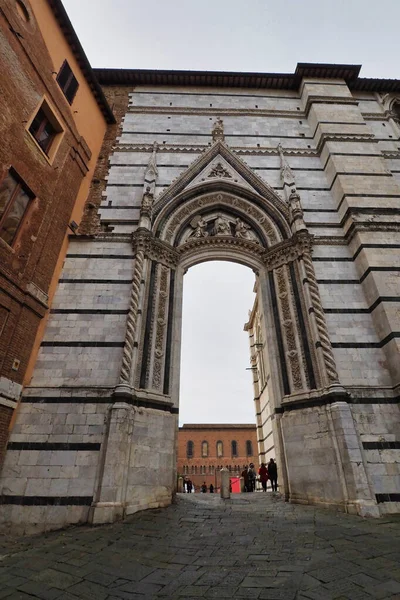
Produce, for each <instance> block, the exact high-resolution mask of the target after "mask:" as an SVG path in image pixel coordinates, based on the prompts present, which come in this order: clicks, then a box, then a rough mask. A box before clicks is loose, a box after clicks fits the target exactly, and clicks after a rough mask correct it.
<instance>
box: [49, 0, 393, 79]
mask: <svg viewBox="0 0 400 600" xmlns="http://www.w3.org/2000/svg"><path fill="white" fill-rule="evenodd" d="M53 1H54V0H53ZM58 1H59V0H58ZM360 70H361V65H351V64H350V65H347V64H328V63H298V64H297V66H296V69H295V71H294V73H251V72H244V73H240V72H233V71H232V72H230V71H188V70H165V69H162V70H157V69H107V68H100V69H94V73H95V75H96V77H97V79H98V81H99V82H100V84H102V85H131V86H135V85H169V86H175V85H176V86H190V85H193V86H198V87H216V86H218V87H243V88H256V89H257V88H271V89H287V90H294V91H296V90H298V89H299V87H300V85H301V81H302V79H303V78H304V77H314V78H316V77H317V78H320V79H344V80H345V81H346V83H347V85H348V86H349V87H350V89H354V90H360V91H361V90H365V91H400V80H398V79H374V78H370V79H365V78H360V77H359V73H360Z"/></svg>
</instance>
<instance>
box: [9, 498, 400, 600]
mask: <svg viewBox="0 0 400 600" xmlns="http://www.w3.org/2000/svg"><path fill="white" fill-rule="evenodd" d="M2 598H7V600H17V599H18V600H29V599H31V598H42V599H43V600H53V599H59V600H76V599H77V598H83V599H87V600H121V599H126V600H144V599H146V600H147V599H164V600H169V599H177V600H192V599H195V598H249V599H251V598H259V599H261V600H262V599H265V600H333V599H335V600H346V599H349V600H356V599H357V600H358V599H360V600H361V599H362V600H368V599H370V598H377V599H384V600H386V599H389V598H390V599H392V600H394V599H400V520H399V519H396V518H394V517H393V518H388V519H381V520H379V521H376V520H364V519H361V518H359V517H352V516H349V515H343V514H335V513H332V512H328V511H324V510H322V509H316V508H313V507H308V506H298V505H291V504H285V503H284V502H283V501H282V500H280V499H279V498H278V497H274V496H273V495H272V494H269V493H268V494H262V493H256V494H248V495H242V496H234V497H233V498H232V499H231V500H228V501H225V502H224V501H223V500H221V499H220V498H219V497H218V496H216V495H215V496H212V495H202V494H192V495H186V496H180V497H179V498H178V500H177V502H176V504H174V505H172V506H171V507H169V508H166V509H160V510H152V511H146V512H143V513H138V514H136V515H133V516H132V517H130V518H129V519H128V520H127V521H125V522H123V523H117V524H114V525H107V526H102V527H96V528H90V527H86V526H85V527H77V528H72V529H68V530H66V531H62V532H53V533H50V534H47V535H39V536H35V537H31V538H22V539H18V540H12V539H7V540H3V541H1V542H0V599H2Z"/></svg>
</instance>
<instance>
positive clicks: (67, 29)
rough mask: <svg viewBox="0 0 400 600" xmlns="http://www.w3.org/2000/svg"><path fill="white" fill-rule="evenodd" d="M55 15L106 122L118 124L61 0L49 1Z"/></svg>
mask: <svg viewBox="0 0 400 600" xmlns="http://www.w3.org/2000/svg"><path fill="white" fill-rule="evenodd" d="M47 1H48V3H49V6H50V8H51V10H52V11H53V14H54V16H55V18H56V20H57V22H58V24H59V26H60V28H61V30H62V32H63V34H64V36H65V38H66V39H67V41H68V43H69V45H70V48H71V50H72V52H73V53H74V55H75V58H76V60H77V61H78V64H79V66H80V68H81V70H82V73H83V75H84V77H85V79H86V81H87V83H88V84H89V87H90V89H91V90H92V93H93V95H94V97H95V99H96V102H97V104H98V106H99V108H100V109H101V112H102V113H103V115H104V117H105V119H106V122H107V123H109V124H114V123H116V120H115V117H114V114H113V112H112V110H111V108H110V106H109V104H108V102H107V100H106V97H105V95H104V92H103V90H102V88H101V86H100V84H99V82H98V80H97V77H96V75H95V73H94V70H93V69H92V66H91V64H90V62H89V60H88V58H87V56H86V54H85V51H84V49H83V47H82V44H81V43H80V41H79V38H78V36H77V34H76V32H75V29H74V27H73V25H72V23H71V21H70V19H69V17H68V14H67V11H66V10H65V8H64V5H63V3H62V1H61V0H47Z"/></svg>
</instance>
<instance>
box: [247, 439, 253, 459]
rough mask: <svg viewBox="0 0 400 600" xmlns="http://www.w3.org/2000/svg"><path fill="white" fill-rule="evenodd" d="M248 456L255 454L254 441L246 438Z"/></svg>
mask: <svg viewBox="0 0 400 600" xmlns="http://www.w3.org/2000/svg"><path fill="white" fill-rule="evenodd" d="M246 456H254V453H253V442H252V441H251V440H246Z"/></svg>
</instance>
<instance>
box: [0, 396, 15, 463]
mask: <svg viewBox="0 0 400 600" xmlns="http://www.w3.org/2000/svg"><path fill="white" fill-rule="evenodd" d="M12 415H13V409H12V408H8V407H7V406H1V405H0V464H1V463H2V462H3V459H4V454H5V448H6V443H7V438H8V428H9V426H10V423H11V417H12Z"/></svg>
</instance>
